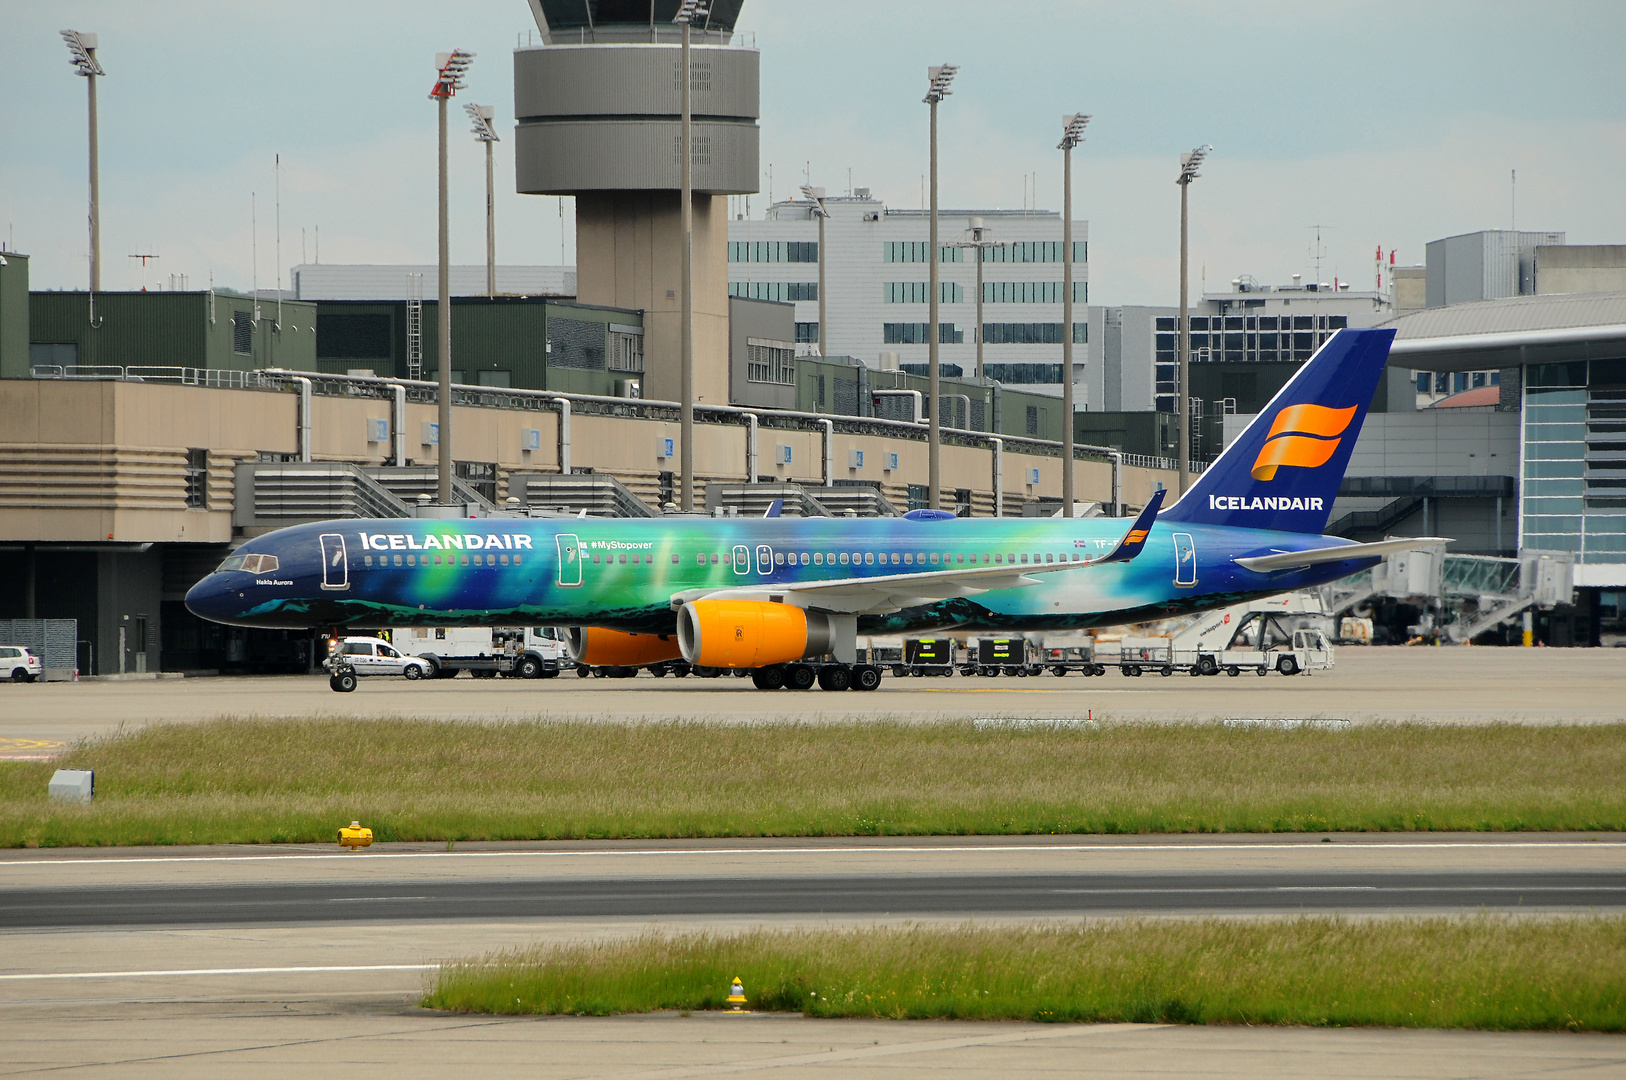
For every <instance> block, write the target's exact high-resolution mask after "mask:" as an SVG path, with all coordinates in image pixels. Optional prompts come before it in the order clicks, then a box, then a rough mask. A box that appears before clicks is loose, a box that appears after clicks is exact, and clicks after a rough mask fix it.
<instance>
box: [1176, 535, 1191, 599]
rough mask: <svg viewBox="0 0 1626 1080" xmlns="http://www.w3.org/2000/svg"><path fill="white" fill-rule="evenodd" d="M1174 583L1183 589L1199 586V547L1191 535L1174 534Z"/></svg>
mask: <svg viewBox="0 0 1626 1080" xmlns="http://www.w3.org/2000/svg"><path fill="white" fill-rule="evenodd" d="M1174 583H1175V585H1176V586H1178V587H1179V588H1182V589H1189V588H1191V587H1192V586H1194V585H1196V584H1197V545H1196V544H1194V543H1192V540H1191V534H1190V533H1178V532H1177V533H1175V534H1174Z"/></svg>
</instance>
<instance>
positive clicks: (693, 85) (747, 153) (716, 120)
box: [514, 0, 760, 405]
mask: <svg viewBox="0 0 1626 1080" xmlns="http://www.w3.org/2000/svg"><path fill="white" fill-rule="evenodd" d="M743 2H744V0H711V4H710V8H711V13H710V15H709V16H706V17H703V18H701V19H697V20H696V22H695V24H694V26H693V29H692V30H691V32H690V72H691V81H690V113H691V116H692V125H693V127H692V133H691V135H692V144H691V145H692V154H691V183H692V186H693V190H694V392H695V397H696V400H697V401H698V402H702V403H705V404H708V405H709V404H717V405H722V404H727V403H728V202H727V200H726V198H724V196H728V195H742V194H748V193H751V192H754V191H756V190H757V177H758V176H759V175H760V170H759V168H758V165H757V149H758V147H757V144H758V135H759V132H758V128H757V117H758V113H759V107H758V102H759V99H760V93H759V76H760V63H759V60H760V54H759V53H758V52H757V51H756V50H755V49H744V48H737V47H734V46H732V45H730V44H729V42H730V40H731V39H732V37H733V31H734V23H735V20H736V19H737V18H738V17H739V12H740V6H741V4H742V3H743ZM530 4H531V10H532V13H533V14H534V15H535V16H536V23H537V26H538V27H539V28H540V29H541V31H542V40H543V44H542V45H540V46H531V47H525V48H520V49H517V50H515V52H514V116H515V118H516V128H515V138H514V145H515V151H514V156H515V174H516V176H515V179H516V185H517V189H518V190H519V191H520V192H521V193H522V194H531V195H573V196H575V197H576V290H577V299H579V300H581V301H582V302H584V303H589V304H606V305H610V306H614V307H622V308H641V309H642V310H643V312H644V384H643V393H644V396H646V397H651V398H660V399H665V400H668V401H676V400H677V398H678V395H679V386H680V374H681V373H680V370H679V364H680V359H679V358H680V355H681V342H680V335H679V327H680V325H681V320H682V312H681V308H680V306H679V303H680V299H681V284H682V269H683V267H682V256H683V232H682V228H683V227H682V212H681V204H680V199H681V194H680V192H681V187H682V177H681V168H680V163H681V160H682V158H681V146H682V142H681V138H682V111H683V103H682V88H683V81H682V72H683V57H682V51H683V50H682V46H681V44H680V42H681V41H682V28H681V27H680V26H678V25H676V24H674V23H673V22H672V18H673V16H675V15H676V14H677V11H678V7H679V0H530Z"/></svg>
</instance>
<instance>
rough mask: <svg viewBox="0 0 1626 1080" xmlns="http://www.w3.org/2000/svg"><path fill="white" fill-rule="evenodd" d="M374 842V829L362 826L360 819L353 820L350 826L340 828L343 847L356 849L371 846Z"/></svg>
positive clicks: (340, 843)
mask: <svg viewBox="0 0 1626 1080" xmlns="http://www.w3.org/2000/svg"><path fill="white" fill-rule="evenodd" d="M372 844H373V830H371V829H364V828H362V827H361V822H359V821H352V822H351V823H350V826H349V828H345V829H340V830H339V846H340V847H342V848H349V849H350V850H351V851H354V850H356V849H357V848H364V847H371V846H372Z"/></svg>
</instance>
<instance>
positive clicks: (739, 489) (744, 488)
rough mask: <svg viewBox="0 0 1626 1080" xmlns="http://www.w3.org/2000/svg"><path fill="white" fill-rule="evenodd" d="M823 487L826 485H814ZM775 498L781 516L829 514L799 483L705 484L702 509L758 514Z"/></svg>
mask: <svg viewBox="0 0 1626 1080" xmlns="http://www.w3.org/2000/svg"><path fill="white" fill-rule="evenodd" d="M816 490H827V489H822V488H820V489H816ZM775 499H782V500H784V507H783V509H782V510H781V511H780V512H781V513H782V514H783V515H784V516H785V517H804V518H808V517H831V516H833V515H832V514H831V513H830V510H829V509H828V508H827V507H825V506H824V505H823V504H822V503H821V502H820V501H819V500H818V499H815V498H814V497H813V496H811V495H809V494H808V493H807V490H806V489H805V488H803V487H802V485H800V484H727V483H710V484H707V485H706V509H707V510H709V511H711V512H712V513H716V512H717V510H718V509H720V508H725V507H726V508H727V509H729V510H734V511H738V513H739V516H740V517H761V516H762V515H763V514H765V513H767V512H768V507H769V506H771V505H772V504H773V501H774V500H775Z"/></svg>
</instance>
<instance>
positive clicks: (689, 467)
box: [672, 0, 756, 512]
mask: <svg viewBox="0 0 1626 1080" xmlns="http://www.w3.org/2000/svg"><path fill="white" fill-rule="evenodd" d="M710 13H711V12H710V9H709V8H708V7H707V6H706V0H683V3H682V4H681V5H680V6H679V7H678V13H677V16H676V17H675V18H673V20H672V21H673V22H675V23H677V24H679V25H680V26H682V27H683V73H682V76H681V78H682V83H683V137H682V146H681V147H680V149H679V156H680V157H681V159H682V174H683V175H682V185H681V186H682V193H681V195H680V196H679V197H680V198H681V200H682V202H683V206H682V215H683V283H682V284H683V303H682V326H681V328H680V330H679V335H680V336H681V337H682V339H683V341H682V350H681V363H680V376H681V388H680V390H679V392H678V400H679V402H680V409H679V413H678V421H679V423H678V444H679V445H678V461H679V485H680V486H679V495H678V498H679V502H678V507H679V509H681V510H684V511H686V512H688V511H692V510H694V176H693V168H692V166H693V152H692V150H691V147H692V145H693V142H692V139H693V132H692V131H691V130H690V129H691V128H692V126H693V121H694V117H693V114H692V110H691V108H690V104H691V103H690V96H691V94H690V92H691V90H692V89H693V88H692V86H691V85H690V84H691V79H692V76H691V70H690V67H689V28H690V25H691V24H692V23H693V22H694V20H696V19H701V18H705V17H706V16H708V15H710ZM751 482H752V483H755V482H756V477H754V476H753V477H751Z"/></svg>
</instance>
